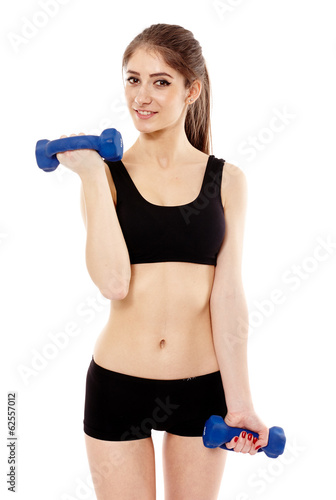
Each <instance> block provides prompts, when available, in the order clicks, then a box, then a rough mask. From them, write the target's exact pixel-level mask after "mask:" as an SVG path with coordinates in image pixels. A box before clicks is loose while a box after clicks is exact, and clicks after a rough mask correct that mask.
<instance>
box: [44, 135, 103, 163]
mask: <svg viewBox="0 0 336 500" xmlns="http://www.w3.org/2000/svg"><path fill="white" fill-rule="evenodd" d="M45 148H46V149H45V152H46V155H47V156H49V157H50V158H51V157H52V156H53V155H55V154H56V153H64V151H74V150H75V149H95V150H96V151H98V150H99V136H97V135H83V136H80V135H77V136H73V137H63V138H62V139H55V140H54V141H49V142H48V143H47V144H46V146H45Z"/></svg>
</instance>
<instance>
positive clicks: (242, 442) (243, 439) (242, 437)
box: [234, 431, 246, 453]
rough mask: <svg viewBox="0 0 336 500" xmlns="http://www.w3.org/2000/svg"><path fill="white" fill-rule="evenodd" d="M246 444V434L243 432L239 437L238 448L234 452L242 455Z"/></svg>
mask: <svg viewBox="0 0 336 500" xmlns="http://www.w3.org/2000/svg"><path fill="white" fill-rule="evenodd" d="M245 443H246V432H245V431H243V432H241V433H240V435H239V439H238V441H237V444H236V446H235V447H234V451H236V452H237V453H240V452H241V451H242V450H243V448H244V446H245Z"/></svg>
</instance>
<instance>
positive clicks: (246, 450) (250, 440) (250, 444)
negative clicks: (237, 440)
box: [241, 432, 253, 453]
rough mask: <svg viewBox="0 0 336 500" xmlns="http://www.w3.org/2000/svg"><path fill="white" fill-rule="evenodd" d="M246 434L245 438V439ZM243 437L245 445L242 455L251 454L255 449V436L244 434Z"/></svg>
mask: <svg viewBox="0 0 336 500" xmlns="http://www.w3.org/2000/svg"><path fill="white" fill-rule="evenodd" d="M244 434H245V437H244ZM242 437H243V439H244V444H243V447H242V449H241V453H249V452H250V451H251V449H252V447H253V436H252V434H247V433H244V432H243V433H242Z"/></svg>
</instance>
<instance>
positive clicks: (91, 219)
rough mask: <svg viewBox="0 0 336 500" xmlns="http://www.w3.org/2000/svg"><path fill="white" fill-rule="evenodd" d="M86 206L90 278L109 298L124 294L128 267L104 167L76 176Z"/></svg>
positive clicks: (129, 272) (126, 287) (87, 257)
mask: <svg viewBox="0 0 336 500" xmlns="http://www.w3.org/2000/svg"><path fill="white" fill-rule="evenodd" d="M80 178H81V181H82V186H83V193H84V198H85V207H86V231H87V238H86V266H87V269H88V272H89V274H90V276H91V279H92V281H93V282H94V283H95V284H96V285H97V287H98V288H99V289H100V291H101V293H102V294H103V295H104V296H105V297H107V298H109V299H111V300H112V299H122V298H124V296H125V295H126V294H127V291H128V286H129V281H130V276H131V267H130V260H129V254H128V250H127V246H126V243H125V239H124V236H123V233H122V230H121V228H120V224H119V221H118V217H117V213H116V209H115V206H114V203H113V199H112V195H111V191H110V187H109V184H108V180H107V177H106V173H105V170H104V166H102V168H101V169H100V170H97V169H96V170H95V171H94V172H93V173H89V172H88V173H87V174H85V175H81V176H80Z"/></svg>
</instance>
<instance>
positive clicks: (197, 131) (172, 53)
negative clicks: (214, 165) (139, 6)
mask: <svg viewBox="0 0 336 500" xmlns="http://www.w3.org/2000/svg"><path fill="white" fill-rule="evenodd" d="M140 47H141V48H145V49H148V50H153V51H154V52H157V53H159V54H160V55H161V56H162V57H163V59H164V61H165V62H166V64H168V66H170V67H171V68H173V69H175V70H176V71H178V72H179V73H181V74H182V76H184V79H185V87H186V88H189V87H190V86H191V84H192V83H193V82H194V80H196V79H198V80H200V81H201V82H202V91H201V94H200V95H199V97H198V99H197V100H196V102H194V103H193V104H192V105H189V106H188V110H187V114H186V119H185V124H184V128H185V132H186V135H187V138H188V140H189V142H190V143H191V144H192V145H193V146H194V147H195V148H197V149H199V150H200V151H202V152H203V153H206V154H208V155H209V154H210V147H211V150H212V136H211V123H210V105H211V104H210V103H211V87H210V79H209V75H208V70H207V67H206V63H205V60H204V57H203V54H202V47H201V46H200V44H199V42H198V41H197V40H196V39H195V38H194V35H193V33H192V32H191V31H189V30H186V29H185V28H183V27H182V26H178V25H176V24H152V25H151V26H150V27H149V28H146V29H144V30H143V31H142V33H140V34H139V35H137V36H136V37H135V38H134V39H133V40H132V42H130V44H129V45H128V46H127V47H126V50H125V52H124V55H123V59H122V71H123V70H124V68H125V67H126V66H127V63H128V61H129V59H130V58H131V57H132V55H133V53H134V52H135V51H136V50H137V49H138V48H140Z"/></svg>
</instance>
